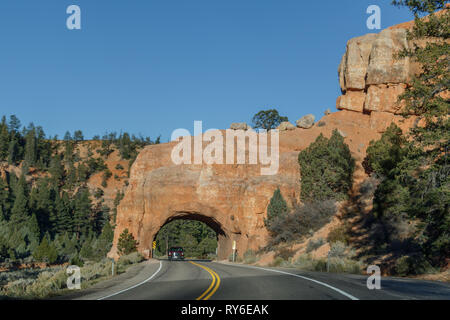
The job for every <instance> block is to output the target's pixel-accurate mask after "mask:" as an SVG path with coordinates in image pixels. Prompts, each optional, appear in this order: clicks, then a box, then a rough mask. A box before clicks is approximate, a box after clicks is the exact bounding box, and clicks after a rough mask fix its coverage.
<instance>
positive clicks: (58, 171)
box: [49, 154, 65, 185]
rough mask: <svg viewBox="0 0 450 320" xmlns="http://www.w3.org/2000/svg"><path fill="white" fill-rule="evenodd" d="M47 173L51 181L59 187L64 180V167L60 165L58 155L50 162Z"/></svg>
mask: <svg viewBox="0 0 450 320" xmlns="http://www.w3.org/2000/svg"><path fill="white" fill-rule="evenodd" d="M49 173H50V176H51V178H52V179H53V181H54V182H56V183H57V184H58V185H60V184H61V181H62V180H63V178H64V173H65V171H64V166H63V164H62V163H61V157H60V156H59V155H58V154H57V155H54V156H53V157H52V159H51V161H50V168H49Z"/></svg>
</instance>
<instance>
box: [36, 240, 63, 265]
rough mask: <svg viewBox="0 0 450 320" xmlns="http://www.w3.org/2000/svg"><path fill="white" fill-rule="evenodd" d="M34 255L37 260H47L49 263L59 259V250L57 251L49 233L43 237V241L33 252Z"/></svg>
mask: <svg viewBox="0 0 450 320" xmlns="http://www.w3.org/2000/svg"><path fill="white" fill-rule="evenodd" d="M33 257H34V259H36V260H37V261H42V262H47V263H50V264H52V263H55V262H56V260H57V259H58V252H57V251H56V247H55V246H54V245H53V243H51V241H50V236H49V235H48V234H47V235H45V236H44V238H42V241H41V243H40V244H39V246H38V247H37V248H36V250H35V251H34V252H33Z"/></svg>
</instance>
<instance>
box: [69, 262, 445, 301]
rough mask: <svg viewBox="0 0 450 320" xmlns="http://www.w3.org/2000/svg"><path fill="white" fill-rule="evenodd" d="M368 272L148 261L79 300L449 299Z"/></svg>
mask: <svg viewBox="0 0 450 320" xmlns="http://www.w3.org/2000/svg"><path fill="white" fill-rule="evenodd" d="M366 280H367V277H366V276H362V275H348V274H333V273H318V272H303V271H299V270H296V269H287V268H260V267H253V266H247V265H237V264H228V263H217V262H207V261H166V260H161V261H159V262H156V263H153V264H149V265H147V266H146V267H145V268H143V269H142V270H141V271H140V272H139V273H138V274H136V276H135V277H134V278H133V279H131V280H128V282H127V284H128V285H125V284H124V283H125V282H124V283H122V285H121V286H112V287H109V288H108V289H105V290H96V291H95V293H90V294H87V295H83V294H81V295H79V296H78V297H77V298H78V299H83V300H84V299H97V300H100V299H106V300H208V299H209V300H312V299H313V300H357V299H361V300H383V299H386V300H395V299H443V300H450V285H449V284H446V283H440V282H435V281H421V280H414V279H404V278H390V277H389V278H388V277H383V278H382V279H381V290H369V289H368V288H367V286H366Z"/></svg>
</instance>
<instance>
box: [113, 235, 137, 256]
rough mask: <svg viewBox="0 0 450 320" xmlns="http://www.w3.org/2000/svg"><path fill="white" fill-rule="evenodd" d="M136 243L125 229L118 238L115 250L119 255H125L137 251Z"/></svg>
mask: <svg viewBox="0 0 450 320" xmlns="http://www.w3.org/2000/svg"><path fill="white" fill-rule="evenodd" d="M137 245H138V243H137V241H136V240H135V239H134V237H133V234H131V233H130V232H129V231H128V229H125V230H124V231H123V232H122V233H121V234H120V237H119V241H118V243H117V249H118V250H119V254H120V255H127V254H130V253H132V252H135V251H137Z"/></svg>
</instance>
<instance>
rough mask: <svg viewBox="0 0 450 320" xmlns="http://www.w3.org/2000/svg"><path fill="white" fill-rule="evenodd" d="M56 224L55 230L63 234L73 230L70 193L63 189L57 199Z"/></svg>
mask: <svg viewBox="0 0 450 320" xmlns="http://www.w3.org/2000/svg"><path fill="white" fill-rule="evenodd" d="M55 211H56V226H55V232H56V233H59V234H63V233H65V232H73V221H72V208H71V202H70V199H69V195H68V194H67V192H65V191H63V192H62V194H61V196H59V195H57V197H56V200H55Z"/></svg>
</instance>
